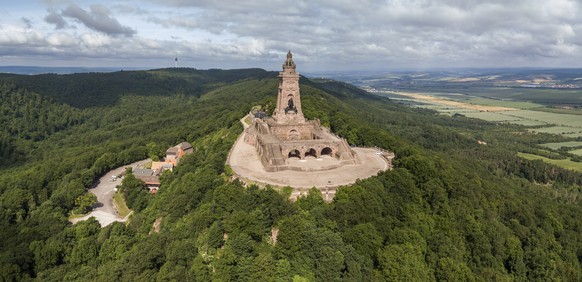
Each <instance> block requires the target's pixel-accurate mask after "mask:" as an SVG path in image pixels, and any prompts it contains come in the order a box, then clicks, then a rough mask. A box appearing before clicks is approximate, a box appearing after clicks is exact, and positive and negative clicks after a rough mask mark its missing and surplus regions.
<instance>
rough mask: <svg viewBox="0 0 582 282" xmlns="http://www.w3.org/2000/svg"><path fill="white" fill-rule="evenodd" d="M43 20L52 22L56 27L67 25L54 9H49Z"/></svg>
mask: <svg viewBox="0 0 582 282" xmlns="http://www.w3.org/2000/svg"><path fill="white" fill-rule="evenodd" d="M44 20H45V22H47V23H50V24H54V25H55V28H56V29H63V28H65V27H66V26H67V21H65V19H63V16H62V15H61V14H59V13H57V12H55V11H49V14H48V15H46V17H44Z"/></svg>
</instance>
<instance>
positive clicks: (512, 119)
mask: <svg viewBox="0 0 582 282" xmlns="http://www.w3.org/2000/svg"><path fill="white" fill-rule="evenodd" d="M487 89H489V88H487ZM491 89H494V90H495V91H497V92H496V93H499V92H503V91H507V92H510V91H517V92H518V93H525V92H527V91H526V90H524V89H521V88H517V89H516V88H491ZM468 90H470V91H478V90H479V89H477V90H475V89H468ZM480 90H483V91H485V89H484V88H482V89H480ZM530 90H531V89H530ZM534 90H537V92H536V91H534V92H533V93H541V92H540V91H541V90H544V91H545V92H546V95H550V96H551V95H554V94H556V93H557V92H555V91H561V90H553V89H534ZM503 93H505V92H503ZM389 94H393V93H389ZM481 94H483V93H481ZM579 94H580V96H581V97H582V92H580V93H579ZM401 95H402V96H403V97H404V96H405V97H407V98H408V99H409V101H410V103H415V104H414V105H412V106H414V107H419V108H427V109H432V110H435V111H438V112H440V113H443V114H447V115H454V114H455V113H458V114H462V115H464V116H466V117H470V118H478V119H482V120H486V121H489V122H497V123H510V124H517V125H523V126H525V127H536V128H529V129H528V131H530V132H539V133H548V134H556V135H562V136H564V137H568V138H577V137H581V136H582V115H579V114H578V111H577V110H573V109H572V110H564V109H556V108H547V107H545V106H543V105H541V104H536V103H531V102H518V101H508V100H497V99H489V98H484V97H473V98H468V97H467V96H466V95H465V96H464V95H459V94H457V93H454V95H453V94H451V95H443V93H442V92H428V93H418V92H416V93H405V94H403V93H401ZM425 96H426V97H425ZM475 107H482V108H475ZM512 109H514V110H512ZM581 112H582V111H581ZM540 126H543V127H540Z"/></svg>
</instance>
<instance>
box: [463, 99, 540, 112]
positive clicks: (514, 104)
mask: <svg viewBox="0 0 582 282" xmlns="http://www.w3.org/2000/svg"><path fill="white" fill-rule="evenodd" d="M466 102H468V103H471V104H477V105H485V106H497V107H508V108H516V109H523V110H527V109H535V108H542V107H544V106H543V105H540V104H535V103H530V102H518V101H507V100H493V99H487V98H482V97H478V98H471V99H468V100H467V101H466Z"/></svg>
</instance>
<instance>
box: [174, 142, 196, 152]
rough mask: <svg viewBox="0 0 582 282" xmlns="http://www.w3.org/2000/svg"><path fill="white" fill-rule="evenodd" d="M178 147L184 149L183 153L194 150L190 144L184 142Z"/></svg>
mask: <svg viewBox="0 0 582 282" xmlns="http://www.w3.org/2000/svg"><path fill="white" fill-rule="evenodd" d="M176 147H179V148H180V149H182V150H183V151H186V150H188V149H192V144H190V143H188V142H182V143H180V144H178V145H176Z"/></svg>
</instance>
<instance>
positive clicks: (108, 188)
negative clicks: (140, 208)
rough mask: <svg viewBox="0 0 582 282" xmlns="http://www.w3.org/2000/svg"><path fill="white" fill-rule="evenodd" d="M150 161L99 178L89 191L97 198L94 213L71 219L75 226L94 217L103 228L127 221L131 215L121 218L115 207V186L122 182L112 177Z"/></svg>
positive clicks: (120, 168)
mask: <svg viewBox="0 0 582 282" xmlns="http://www.w3.org/2000/svg"><path fill="white" fill-rule="evenodd" d="M150 161H151V160H150V159H146V160H141V161H139V162H135V163H132V164H129V165H124V166H121V167H118V168H116V169H114V170H111V171H109V172H108V173H106V174H105V175H103V176H102V177H101V178H99V180H97V182H95V184H94V187H93V188H91V189H89V192H91V193H93V194H95V196H97V204H95V205H94V209H93V211H92V212H91V213H90V214H88V215H86V216H83V217H79V218H74V219H71V222H72V223H73V224H75V223H77V222H78V221H82V220H86V219H88V218H90V217H92V216H93V217H95V219H97V221H99V223H100V224H101V226H102V227H105V226H107V225H109V224H111V223H113V222H114V221H126V220H127V218H128V217H129V215H128V216H126V217H125V218H122V217H120V216H119V214H118V213H117V209H116V208H115V205H113V195H114V194H115V191H114V190H113V189H114V188H115V186H117V185H120V184H121V180H119V179H117V180H116V181H112V180H111V177H112V176H114V175H119V174H121V173H122V172H124V171H125V168H126V167H132V168H136V167H138V166H143V165H144V164H146V163H148V162H150Z"/></svg>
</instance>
